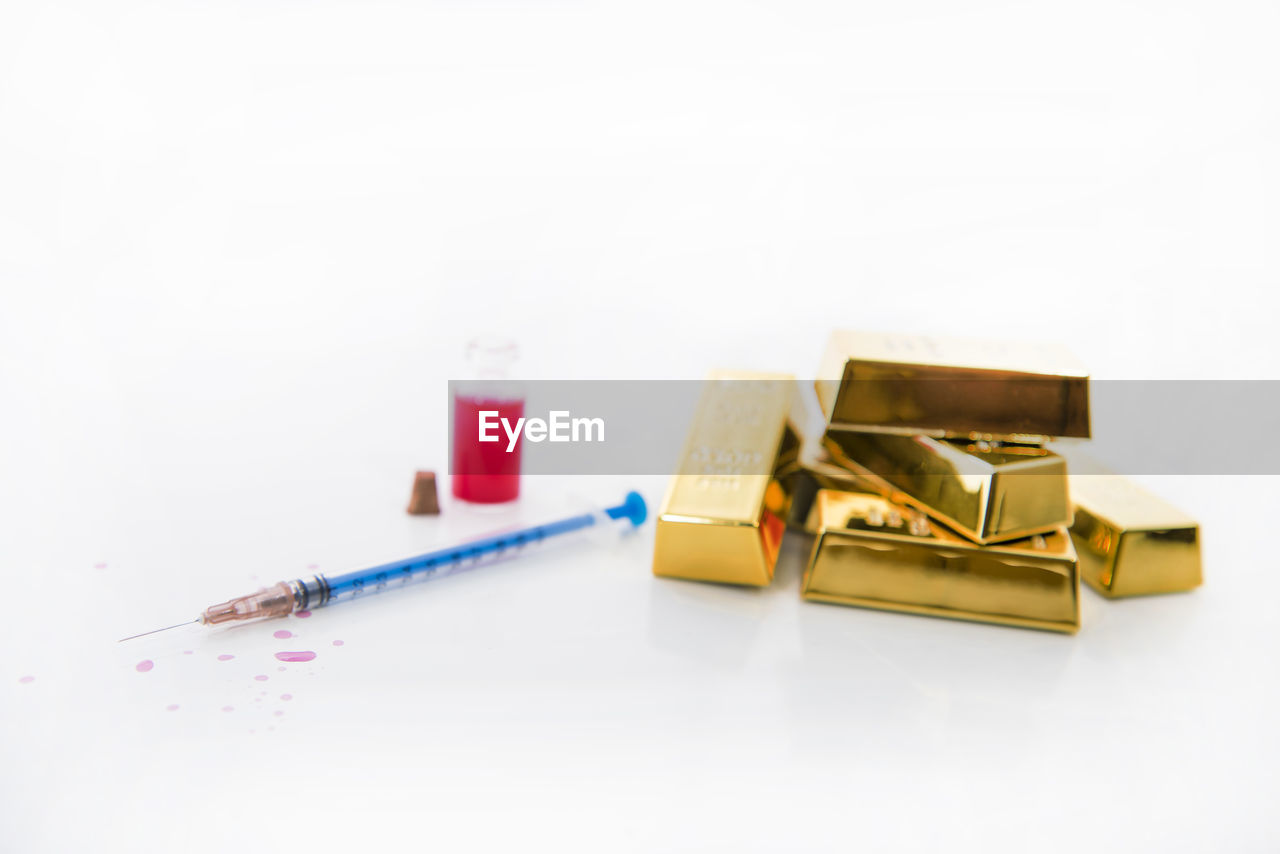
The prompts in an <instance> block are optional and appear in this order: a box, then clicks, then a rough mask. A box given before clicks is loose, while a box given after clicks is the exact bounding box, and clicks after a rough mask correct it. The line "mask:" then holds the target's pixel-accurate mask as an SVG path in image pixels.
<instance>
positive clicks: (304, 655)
mask: <svg viewBox="0 0 1280 854" xmlns="http://www.w3.org/2000/svg"><path fill="white" fill-rule="evenodd" d="M315 657H316V654H315V653H314V652H311V651H309V650H299V651H297V652H277V653H276V658H278V659H279V660H280V661H310V660H311V659H313V658H315Z"/></svg>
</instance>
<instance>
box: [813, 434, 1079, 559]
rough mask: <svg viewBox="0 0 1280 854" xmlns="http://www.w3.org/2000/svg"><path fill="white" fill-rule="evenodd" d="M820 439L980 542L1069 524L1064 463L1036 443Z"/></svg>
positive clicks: (838, 458)
mask: <svg viewBox="0 0 1280 854" xmlns="http://www.w3.org/2000/svg"><path fill="white" fill-rule="evenodd" d="M823 443H824V446H825V448H826V450H827V452H828V454H829V455H830V457H831V460H832V462H834V463H836V464H838V465H839V466H842V467H844V468H847V469H850V470H852V471H856V472H859V473H863V474H868V475H871V476H872V478H873V479H874V482H876V483H878V484H880V485H881V487H882V491H884V492H885V493H886V494H890V493H892V492H896V493H900V494H894V495H891V497H892V498H894V500H903V501H906V502H907V503H910V504H912V505H913V506H915V507H918V508H919V509H921V510H923V511H925V512H926V513H928V514H929V515H931V516H933V517H934V518H936V519H939V520H941V521H943V522H945V523H947V524H948V525H949V526H950V527H952V528H954V529H955V530H957V531H959V532H960V533H962V534H964V535H965V536H966V537H968V538H970V539H972V540H973V541H975V542H978V543H995V542H1002V541H1004V540H1014V539H1019V538H1021V537H1027V536H1030V535H1032V534H1038V533H1043V532H1045V531H1052V530H1054V529H1056V528H1058V527H1061V526H1063V525H1069V524H1071V504H1070V501H1069V500H1068V497H1067V465H1066V461H1065V460H1063V458H1062V457H1060V456H1058V455H1057V454H1055V453H1053V452H1052V451H1048V450H1045V449H1044V448H1041V447H1036V446H1029V445H1008V444H1003V445H1002V444H1000V443H987V442H965V441H953V440H946V439H932V438H929V437H928V436H897V435H892V434H888V433H862V432H855V431H851V430H828V431H827V434H826V436H825V437H824V439H823Z"/></svg>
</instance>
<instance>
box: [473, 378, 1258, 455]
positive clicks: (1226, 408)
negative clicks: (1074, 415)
mask: <svg viewBox="0 0 1280 854" xmlns="http://www.w3.org/2000/svg"><path fill="white" fill-rule="evenodd" d="M748 382H749V383H752V384H753V388H754V389H756V390H758V388H759V386H760V385H761V384H762V383H764V384H774V385H776V386H777V388H778V389H783V388H785V390H786V394H787V396H788V398H789V399H790V400H791V402H792V403H791V407H790V409H791V412H792V423H793V424H795V425H796V428H797V430H798V431H799V432H800V433H801V434H802V435H804V436H808V437H811V438H812V440H813V441H815V442H817V441H818V440H820V438H821V436H822V433H823V431H824V429H825V427H826V425H825V423H824V419H823V416H822V414H821V411H820V409H819V406H818V403H817V399H816V397H815V394H814V381H813V380H530V381H522V382H512V381H467V382H462V381H451V382H450V383H449V395H450V401H451V416H450V435H449V441H450V448H451V454H450V457H451V462H450V468H449V471H450V473H452V474H490V473H494V472H495V471H502V470H505V469H503V468H502V466H505V465H508V464H509V463H510V462H511V461H512V460H511V458H510V455H518V456H519V458H520V471H521V472H522V473H524V474H530V475H541V474H554V475H565V474H572V475H584V474H610V475H653V474H663V475H667V474H674V473H676V471H677V470H678V469H679V468H680V466H681V462H682V460H683V456H684V453H685V449H686V443H687V440H688V438H689V434H690V429H691V427H692V425H693V424H694V422H695V418H700V419H702V421H701V422H700V423H704V424H705V423H706V421H707V420H708V419H710V420H711V421H712V422H713V423H714V421H715V419H716V418H717V417H720V416H718V415H717V414H716V412H715V411H707V400H708V398H707V397H706V396H707V395H709V394H712V389H713V387H714V386H723V385H724V384H726V383H730V384H732V383H748ZM901 382H903V383H906V382H910V381H905V380H904V381H901ZM915 382H922V383H923V382H929V383H936V382H939V381H937V380H918V381H915ZM947 382H948V394H949V396H950V397H951V398H954V399H956V400H961V401H963V400H966V399H969V398H973V399H977V398H979V397H981V396H984V395H985V396H990V395H991V394H992V393H993V386H992V383H991V381H990V380H982V381H975V382H974V384H973V385H972V387H966V382H967V381H965V380H958V381H947ZM994 391H995V392H997V393H998V389H995V390H994ZM934 396H935V397H936V395H934ZM923 397H929V395H923ZM910 398H911V395H909V394H908V395H905V396H904V399H910ZM458 401H461V402H462V405H457V404H458ZM1003 405H1004V406H1005V408H1006V409H1007V408H1008V405H1009V404H1008V401H1005V402H1004V404H1003ZM1015 405H1016V401H1015ZM1088 408H1089V421H1090V423H1091V436H1092V438H1090V439H1087V440H1085V439H1069V440H1062V441H1058V442H1054V443H1052V444H1051V446H1050V447H1052V448H1054V449H1055V450H1058V451H1060V452H1062V453H1064V454H1065V455H1066V456H1067V457H1068V460H1069V463H1070V468H1071V470H1072V471H1076V472H1080V473H1084V472H1086V471H1111V472H1114V473H1117V474H1152V475H1156V474H1170V475H1214V474H1218V475H1254V474H1263V475H1270V474H1280V381H1277V380H1095V381H1092V382H1091V383H1090V384H1089V398H1088ZM714 409H715V408H714V407H712V410H714ZM900 415H901V417H902V418H903V419H905V420H907V421H909V419H910V413H909V412H905V413H900ZM724 417H725V418H726V419H729V418H730V416H727V415H726V416H724ZM753 417H759V418H764V419H766V420H767V419H768V418H770V417H772V413H755V414H753V413H751V412H750V411H748V412H746V413H745V414H744V413H743V412H741V411H738V412H736V413H735V414H734V415H732V418H734V419H739V420H741V424H737V423H731V422H730V421H729V420H726V421H725V423H724V424H723V425H722V426H723V428H724V429H723V431H721V432H722V433H724V435H726V436H728V437H730V444H731V437H732V436H733V434H734V431H735V430H737V429H742V430H744V431H746V430H754V429H757V428H759V427H760V426H761V425H760V424H756V423H751V419H752V418H753ZM898 432H902V431H898ZM482 439H483V441H482ZM725 450H726V451H731V450H732V449H731V448H726V449H725ZM767 456H768V455H765V457H760V458H748V459H746V461H745V462H743V463H742V467H741V468H740V470H739V471H738V472H737V473H740V474H768V473H770V472H769V466H770V465H771V463H772V460H771V459H766V457H767ZM494 465H497V466H498V467H499V468H497V469H494V468H492V466H494Z"/></svg>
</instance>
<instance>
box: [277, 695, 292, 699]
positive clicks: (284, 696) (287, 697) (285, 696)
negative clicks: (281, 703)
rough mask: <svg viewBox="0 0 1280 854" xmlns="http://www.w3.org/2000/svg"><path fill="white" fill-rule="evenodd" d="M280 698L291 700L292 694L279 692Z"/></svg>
mask: <svg viewBox="0 0 1280 854" xmlns="http://www.w3.org/2000/svg"><path fill="white" fill-rule="evenodd" d="M280 699H281V700H292V699H293V695H292V694H281V695H280Z"/></svg>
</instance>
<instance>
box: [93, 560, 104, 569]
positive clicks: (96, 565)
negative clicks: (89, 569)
mask: <svg viewBox="0 0 1280 854" xmlns="http://www.w3.org/2000/svg"><path fill="white" fill-rule="evenodd" d="M93 568H94V569H106V568H107V565H106V564H105V563H102V562H101V561H99V562H98V563H95V564H94V565H93Z"/></svg>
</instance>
